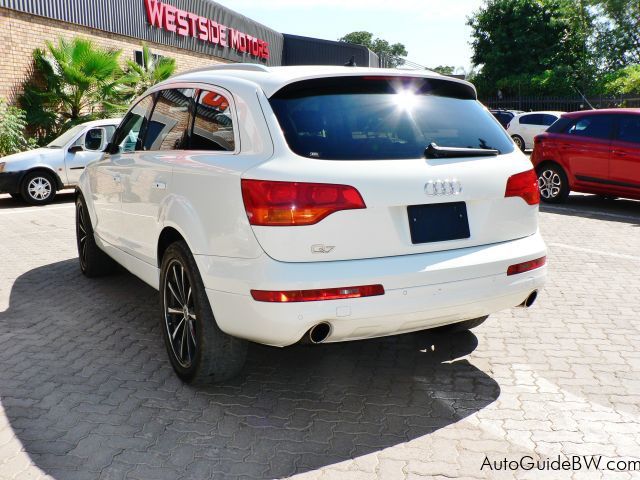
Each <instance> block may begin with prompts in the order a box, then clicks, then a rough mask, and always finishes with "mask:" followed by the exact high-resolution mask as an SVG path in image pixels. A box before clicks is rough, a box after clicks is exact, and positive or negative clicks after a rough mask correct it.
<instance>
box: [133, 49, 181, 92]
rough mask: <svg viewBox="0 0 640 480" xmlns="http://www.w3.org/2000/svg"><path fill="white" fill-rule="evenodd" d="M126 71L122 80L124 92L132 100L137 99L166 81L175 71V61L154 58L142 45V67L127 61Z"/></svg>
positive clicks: (166, 58) (165, 58)
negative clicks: (157, 84)
mask: <svg viewBox="0 0 640 480" xmlns="http://www.w3.org/2000/svg"><path fill="white" fill-rule="evenodd" d="M126 68H127V71H126V74H125V76H124V78H123V79H122V83H123V84H124V85H126V89H125V92H126V94H127V95H129V96H130V97H132V98H136V97H139V96H140V95H142V94H143V93H144V92H145V91H146V90H147V89H149V88H150V87H152V86H153V85H155V84H156V83H160V82H162V81H164V80H166V79H168V78H169V77H170V76H171V75H173V74H174V72H175V71H176V61H175V59H173V58H168V57H159V58H158V57H155V56H154V55H153V54H152V53H151V50H150V49H149V46H148V45H146V44H143V45H142V65H138V64H137V63H136V62H134V61H132V60H127V67H126Z"/></svg>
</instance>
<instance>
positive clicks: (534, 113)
mask: <svg viewBox="0 0 640 480" xmlns="http://www.w3.org/2000/svg"><path fill="white" fill-rule="evenodd" d="M564 113H565V112H559V111H557V110H539V111H535V112H524V113H519V114H518V115H516V116H517V117H524V116H525V115H539V114H543V115H555V116H557V117H560V116H561V115H564Z"/></svg>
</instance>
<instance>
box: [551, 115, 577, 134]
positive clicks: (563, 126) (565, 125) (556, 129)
mask: <svg viewBox="0 0 640 480" xmlns="http://www.w3.org/2000/svg"><path fill="white" fill-rule="evenodd" d="M571 125H573V120H571V119H570V118H563V117H560V118H559V119H558V121H557V122H555V123H554V124H553V125H551V126H550V127H549V128H547V132H549V133H567V130H568V129H569V127H570V126H571Z"/></svg>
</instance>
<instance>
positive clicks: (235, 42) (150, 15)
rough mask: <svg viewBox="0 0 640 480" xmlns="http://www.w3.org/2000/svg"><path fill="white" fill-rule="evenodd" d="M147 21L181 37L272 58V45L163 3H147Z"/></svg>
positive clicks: (255, 55)
mask: <svg viewBox="0 0 640 480" xmlns="http://www.w3.org/2000/svg"><path fill="white" fill-rule="evenodd" d="M144 6H145V8H146V10H147V19H148V20H149V23H150V24H151V25H152V26H153V27H157V28H162V29H164V30H167V31H168V32H173V33H176V34H178V35H180V36H182V37H194V38H197V39H198V40H201V41H203V42H209V43H212V44H214V45H220V46H221V47H229V48H232V49H234V50H236V51H238V52H241V53H248V54H249V55H251V56H253V57H257V58H263V59H265V60H267V59H268V58H269V56H270V55H269V43H268V42H266V41H264V40H261V39H259V38H256V37H252V36H251V35H247V34H246V33H243V32H241V31H240V30H236V29H233V28H230V27H227V26H225V25H222V24H220V23H217V22H214V21H213V20H211V19H209V18H206V17H201V16H200V15H197V14H195V13H191V12H187V11H185V10H181V9H179V8H176V7H174V6H172V5H167V4H166V3H162V1H161V0H144Z"/></svg>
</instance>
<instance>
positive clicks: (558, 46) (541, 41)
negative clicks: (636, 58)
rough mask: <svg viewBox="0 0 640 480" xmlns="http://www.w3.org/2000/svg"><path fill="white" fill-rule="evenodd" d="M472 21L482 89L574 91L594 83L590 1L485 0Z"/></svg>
mask: <svg viewBox="0 0 640 480" xmlns="http://www.w3.org/2000/svg"><path fill="white" fill-rule="evenodd" d="M468 25H469V26H470V27H471V29H472V37H473V41H472V46H473V50H474V54H473V59H472V60H473V63H474V64H475V65H476V66H481V67H482V69H481V71H480V73H479V74H478V75H477V76H476V77H475V82H476V85H477V87H478V90H479V92H480V94H481V95H495V93H496V92H497V91H498V90H501V91H502V92H503V94H505V95H513V94H518V93H521V94H569V93H572V94H575V93H576V89H579V90H580V91H589V90H590V89H591V88H592V86H593V83H594V77H595V71H596V68H595V61H594V58H593V54H592V52H591V50H590V49H589V35H590V33H591V31H592V25H593V18H592V14H591V13H590V10H589V8H588V5H587V4H586V2H583V1H577V2H574V1H572V0H537V1H535V2H534V1H530V0H487V2H486V3H485V5H484V6H483V7H481V8H480V9H479V10H478V11H477V12H475V13H474V14H473V15H472V16H471V17H470V18H469V19H468Z"/></svg>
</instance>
